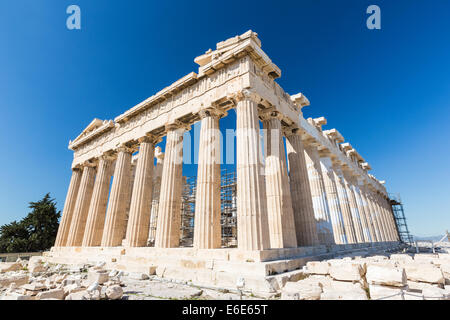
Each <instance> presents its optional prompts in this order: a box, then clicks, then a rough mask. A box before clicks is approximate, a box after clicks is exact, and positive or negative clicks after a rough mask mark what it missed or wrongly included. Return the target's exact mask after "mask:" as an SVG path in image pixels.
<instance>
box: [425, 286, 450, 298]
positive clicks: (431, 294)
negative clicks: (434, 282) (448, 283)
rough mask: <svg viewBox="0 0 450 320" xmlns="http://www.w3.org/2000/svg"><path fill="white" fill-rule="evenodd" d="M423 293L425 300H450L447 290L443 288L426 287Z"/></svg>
mask: <svg viewBox="0 0 450 320" xmlns="http://www.w3.org/2000/svg"><path fill="white" fill-rule="evenodd" d="M422 295H423V297H424V299H425V300H450V296H449V295H448V294H447V291H446V290H444V289H441V288H434V287H429V288H424V289H423V290H422Z"/></svg>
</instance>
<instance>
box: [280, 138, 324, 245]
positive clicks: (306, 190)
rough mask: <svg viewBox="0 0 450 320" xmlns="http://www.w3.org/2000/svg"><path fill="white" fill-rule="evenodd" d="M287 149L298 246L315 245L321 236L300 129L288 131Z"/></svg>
mask: <svg viewBox="0 0 450 320" xmlns="http://www.w3.org/2000/svg"><path fill="white" fill-rule="evenodd" d="M286 149H287V154H288V160H289V186H290V189H291V199H292V208H293V211H294V222H295V231H296V236H297V246H299V247H300V246H315V245H317V244H319V238H318V237H317V227H316V220H315V218H314V208H313V203H312V198H311V188H310V186H309V179H308V171H307V169H306V162H305V153H304V152H305V151H304V147H303V142H302V138H301V131H300V129H294V130H291V131H290V132H287V133H286Z"/></svg>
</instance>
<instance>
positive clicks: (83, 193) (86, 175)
mask: <svg viewBox="0 0 450 320" xmlns="http://www.w3.org/2000/svg"><path fill="white" fill-rule="evenodd" d="M94 181H95V168H94V167H92V166H91V165H86V166H84V168H83V175H82V176H81V182H80V190H79V191H78V197H77V202H76V203H75V208H74V210H73V217H72V223H71V225H70V230H69V236H68V237H67V246H68V247H75V246H81V243H82V241H83V234H84V229H85V226H86V219H87V215H88V212H89V205H90V202H91V197H92V191H93V189H94Z"/></svg>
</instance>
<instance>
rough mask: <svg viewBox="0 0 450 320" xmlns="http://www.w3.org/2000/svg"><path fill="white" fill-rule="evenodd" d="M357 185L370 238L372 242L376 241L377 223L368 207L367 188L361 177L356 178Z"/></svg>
mask: <svg viewBox="0 0 450 320" xmlns="http://www.w3.org/2000/svg"><path fill="white" fill-rule="evenodd" d="M358 185H359V190H360V195H361V201H362V206H363V208H364V211H365V213H366V219H367V221H368V225H369V232H370V238H371V240H372V242H377V241H378V233H377V231H376V228H377V224H376V221H375V219H374V215H373V212H372V209H371V208H370V205H369V200H368V199H367V190H366V188H367V187H366V185H365V182H364V180H363V179H358Z"/></svg>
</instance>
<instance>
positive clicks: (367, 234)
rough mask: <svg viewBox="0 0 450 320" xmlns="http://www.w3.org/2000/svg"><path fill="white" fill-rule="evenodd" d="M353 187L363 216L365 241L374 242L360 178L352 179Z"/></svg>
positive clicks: (362, 223)
mask: <svg viewBox="0 0 450 320" xmlns="http://www.w3.org/2000/svg"><path fill="white" fill-rule="evenodd" d="M352 189H353V192H354V194H355V199H356V205H357V207H358V211H359V214H360V217H361V225H362V228H363V235H364V242H372V237H371V235H370V227H369V224H370V223H371V221H370V215H369V212H366V209H365V207H364V204H363V200H362V196H361V189H360V188H359V182H358V178H357V177H356V178H353V179H352Z"/></svg>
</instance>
